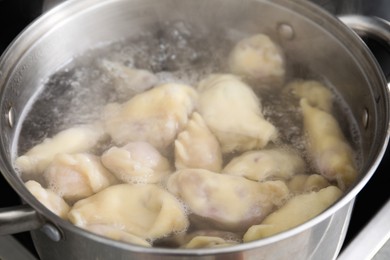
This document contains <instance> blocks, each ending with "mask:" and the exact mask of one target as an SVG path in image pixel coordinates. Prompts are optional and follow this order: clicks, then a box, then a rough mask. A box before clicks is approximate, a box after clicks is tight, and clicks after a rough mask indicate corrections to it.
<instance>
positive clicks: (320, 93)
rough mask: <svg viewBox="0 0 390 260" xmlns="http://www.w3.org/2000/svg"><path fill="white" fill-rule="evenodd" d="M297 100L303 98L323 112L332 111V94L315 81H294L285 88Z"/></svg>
mask: <svg viewBox="0 0 390 260" xmlns="http://www.w3.org/2000/svg"><path fill="white" fill-rule="evenodd" d="M286 90H287V91H291V92H292V93H293V94H294V95H296V96H297V97H299V98H305V99H306V100H307V102H308V103H309V104H310V105H311V106H313V107H316V108H319V109H321V110H323V111H326V112H330V111H332V102H333V94H332V91H330V90H329V89H328V88H327V87H325V86H324V85H323V84H322V83H320V82H318V81H315V80H295V81H293V82H291V83H289V84H288V85H287V86H286Z"/></svg>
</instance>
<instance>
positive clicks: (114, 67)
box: [101, 60, 158, 98]
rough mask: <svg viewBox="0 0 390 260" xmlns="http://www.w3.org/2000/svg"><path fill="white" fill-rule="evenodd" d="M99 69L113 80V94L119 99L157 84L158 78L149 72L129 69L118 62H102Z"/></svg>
mask: <svg viewBox="0 0 390 260" xmlns="http://www.w3.org/2000/svg"><path fill="white" fill-rule="evenodd" d="M101 67H102V68H103V69H104V70H105V71H106V72H108V75H109V76H110V77H111V78H112V79H113V81H114V88H115V92H116V93H117V95H118V96H119V97H121V98H123V97H126V98H130V97H131V96H133V95H135V94H139V93H141V92H144V91H145V90H148V89H150V88H152V87H153V86H154V85H156V84H157V82H158V78H157V77H156V76H155V75H154V74H153V73H151V72H150V71H147V70H141V69H135V68H130V67H127V66H125V65H123V64H121V63H119V62H113V61H109V60H102V61H101Z"/></svg>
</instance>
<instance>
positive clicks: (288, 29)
mask: <svg viewBox="0 0 390 260" xmlns="http://www.w3.org/2000/svg"><path fill="white" fill-rule="evenodd" d="M180 23H182V24H185V26H187V27H188V28H191V30H193V32H196V35H197V37H198V38H199V40H198V44H200V45H201V44H205V46H207V44H210V43H213V44H216V42H218V40H219V39H220V37H226V38H227V39H229V40H231V41H235V40H236V39H239V38H242V37H245V36H248V35H253V34H256V33H259V32H262V33H266V34H267V35H269V36H270V37H271V38H272V39H274V40H275V41H276V42H277V43H278V44H279V45H280V46H281V48H282V49H283V50H284V52H285V55H286V59H287V60H288V63H289V66H290V68H292V70H294V72H295V73H296V74H297V75H300V74H301V76H302V77H310V75H311V74H312V75H320V76H321V77H322V78H323V79H325V80H326V81H327V82H329V83H330V84H331V85H332V86H333V87H334V88H335V91H336V92H337V93H338V94H339V97H340V99H342V100H341V102H342V103H344V104H346V106H347V109H348V113H349V114H350V115H351V118H350V121H348V122H345V124H344V125H342V127H343V128H344V129H348V128H349V127H350V126H349V125H350V124H353V125H354V126H355V127H354V129H355V131H356V133H355V134H356V136H358V137H359V142H356V146H357V147H355V148H357V149H358V150H360V151H361V154H360V158H361V161H360V167H359V171H360V177H359V181H358V182H357V183H356V185H354V187H351V189H350V191H349V193H348V194H350V196H349V198H350V199H352V198H353V196H354V195H355V194H356V193H357V192H358V190H359V189H360V188H361V186H362V185H363V184H364V182H366V181H368V178H369V177H370V176H371V175H372V174H373V171H374V168H375V167H376V165H377V164H378V161H379V159H380V158H381V156H382V155H383V152H384V147H385V145H386V143H387V127H388V110H389V107H388V106H389V104H388V93H387V91H386V88H385V82H384V79H383V75H382V74H381V73H380V71H379V70H378V66H377V64H376V63H375V62H374V60H373V58H372V56H371V55H370V53H369V51H368V50H367V49H366V48H365V46H364V45H363V44H362V42H361V41H360V40H359V39H358V38H357V37H356V36H355V35H354V34H353V33H352V32H351V31H350V30H349V29H348V28H346V27H345V26H343V25H342V24H341V23H340V22H339V21H338V20H337V19H335V18H334V17H331V16H330V15H327V14H326V13H324V12H323V11H321V10H318V9H317V8H316V7H314V6H312V5H311V4H310V3H299V2H295V1H287V0H276V1H265V0H264V1H261V0H259V1H251V0H246V1H225V0H214V1H209V0H198V1H189V0H188V1H183V0H164V1H153V0H117V1H108V0H104V1H97V0H85V1H68V2H67V3H64V4H62V5H61V6H60V7H58V8H55V9H54V10H52V11H50V12H48V13H47V14H46V15H44V16H43V17H42V18H41V19H38V20H37V21H36V22H35V23H33V24H32V25H31V26H30V27H29V28H28V29H27V30H26V31H24V32H23V33H22V35H20V37H19V38H17V40H16V41H15V42H14V43H13V44H12V45H11V47H10V48H9V49H8V51H7V52H6V53H5V55H4V56H3V57H2V60H1V61H0V62H1V63H0V72H1V73H0V75H1V79H0V85H1V103H0V106H1V112H2V113H1V121H0V127H1V129H2V135H1V144H2V145H1V162H2V172H3V174H4V175H5V176H6V178H7V180H9V181H10V182H11V184H12V185H13V187H14V188H15V189H16V190H17V191H18V192H19V193H20V195H21V196H22V198H23V199H25V200H26V201H27V202H31V203H32V204H34V203H35V202H34V201H33V200H31V196H30V195H29V193H28V192H27V191H26V190H25V189H24V188H23V185H22V182H21V181H20V179H19V177H18V176H17V174H16V173H15V170H14V168H13V165H12V162H13V160H14V159H15V156H16V155H17V153H18V149H19V151H23V150H24V149H27V148H26V147H23V146H20V145H19V142H21V143H28V140H30V139H31V140H30V144H31V142H37V141H38V140H39V139H40V138H42V137H44V136H45V135H48V134H49V135H50V133H55V132H56V131H58V129H59V128H61V126H63V125H54V127H53V125H50V123H51V122H52V117H55V116H56V115H53V114H51V113H50V111H51V105H55V104H56V103H58V102H56V100H57V99H56V97H55V96H53V97H52V98H48V99H47V100H46V101H47V102H46V101H45V102H41V103H40V104H39V106H40V107H38V108H36V109H35V110H36V111H40V112H41V113H42V114H44V116H43V118H44V117H46V116H47V118H49V119H47V118H46V119H47V120H43V121H40V122H35V125H34V122H33V121H34V120H33V121H31V120H30V123H31V127H30V128H28V129H26V128H23V122H24V120H25V118H26V117H27V115H28V113H29V111H30V109H31V107H32V106H33V105H34V103H35V101H36V100H37V97H39V96H40V95H41V93H42V92H46V91H49V92H50V90H47V89H44V86H49V87H51V88H53V90H52V93H53V95H58V97H60V96H61V95H62V94H63V90H61V89H55V90H54V88H56V85H57V84H46V83H47V82H48V79H49V78H50V76H51V75H53V74H54V73H56V72H57V71H58V70H59V69H62V68H63V67H64V66H66V65H67V64H69V63H71V62H72V61H74V60H77V59H78V57H81V56H82V55H83V54H84V53H93V50H94V49H99V48H102V46H108V45H110V44H112V43H115V42H120V41H123V40H126V39H131V38H136V37H138V36H139V35H141V34H144V33H145V32H152V34H154V35H155V37H157V38H158V37H159V34H161V33H162V32H164V31H166V30H168V31H169V28H167V26H168V27H169V26H172V25H176V26H177V25H178V24H179V25H180ZM190 33H192V32H190ZM202 37H203V39H204V41H202ZM205 49H206V50H205V51H207V49H208V48H205ZM160 69H162V70H163V69H164V68H160ZM307 73H310V74H307ZM63 109H65V110H67V109H69V106H68V105H67V104H64V106H63ZM57 116H58V115H57ZM80 118H82V117H80ZM80 118H77V119H78V120H79V119H80ZM21 133H22V135H21V136H20V134H21ZM358 184H360V185H358ZM34 206H35V205H34ZM38 208H39V207H38Z"/></svg>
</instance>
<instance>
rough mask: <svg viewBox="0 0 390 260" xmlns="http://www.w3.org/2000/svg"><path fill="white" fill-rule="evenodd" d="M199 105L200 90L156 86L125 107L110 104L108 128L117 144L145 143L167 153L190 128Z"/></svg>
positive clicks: (171, 85) (107, 107)
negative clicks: (197, 91)
mask: <svg viewBox="0 0 390 260" xmlns="http://www.w3.org/2000/svg"><path fill="white" fill-rule="evenodd" d="M196 102H197V93H196V90H195V89H193V88H192V87H190V86H187V85H182V84H175V83H171V84H164V85H160V86H156V87H154V88H153V89H151V90H148V91H146V92H143V93H141V94H138V95H136V96H134V97H133V98H131V99H130V100H129V101H127V102H125V103H123V104H117V103H111V104H109V105H107V106H106V107H105V111H104V114H103V121H104V126H105V129H106V131H107V132H108V133H109V135H110V136H111V137H112V139H113V141H114V143H115V144H116V145H119V146H121V145H125V144H127V143H129V142H134V141H144V142H148V143H150V144H151V145H153V146H154V147H156V148H157V149H158V150H159V151H160V152H164V151H166V150H167V149H168V147H169V146H170V145H172V144H173V142H174V140H175V138H176V136H177V134H178V133H179V132H180V131H182V130H183V128H184V127H185V126H186V124H187V122H188V117H189V115H190V114H191V113H192V112H193V110H194V109H195V107H196Z"/></svg>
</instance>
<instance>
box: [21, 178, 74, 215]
mask: <svg viewBox="0 0 390 260" xmlns="http://www.w3.org/2000/svg"><path fill="white" fill-rule="evenodd" d="M24 185H25V186H26V188H27V189H28V190H29V191H30V192H31V194H32V195H33V196H34V197H35V198H36V199H37V200H38V201H39V202H41V203H42V204H43V205H44V206H45V207H46V208H48V209H49V210H50V211H52V212H53V213H54V214H56V215H57V216H59V217H61V218H63V219H67V216H68V212H69V210H70V207H69V205H68V204H67V203H66V202H65V201H64V200H63V199H62V198H61V197H60V196H58V195H57V194H56V193H54V192H53V191H51V190H48V189H45V188H43V187H42V186H41V184H39V183H38V182H36V181H28V182H26V183H25V184H24Z"/></svg>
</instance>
